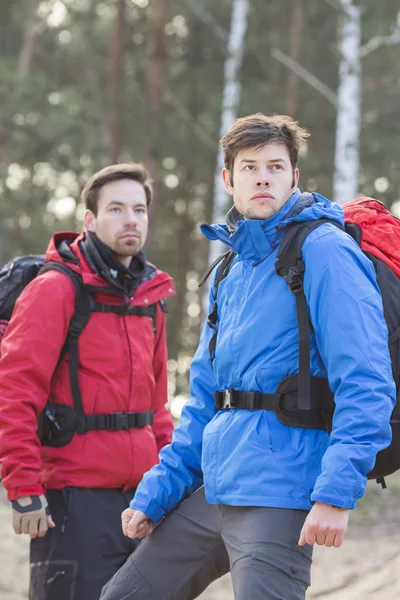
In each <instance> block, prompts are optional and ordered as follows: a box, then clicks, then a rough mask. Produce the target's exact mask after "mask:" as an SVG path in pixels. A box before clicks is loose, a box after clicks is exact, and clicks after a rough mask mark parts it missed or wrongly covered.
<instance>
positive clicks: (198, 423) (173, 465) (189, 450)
mask: <svg viewBox="0 0 400 600" xmlns="http://www.w3.org/2000/svg"><path fill="white" fill-rule="evenodd" d="M212 289H213V286H211V290H212ZM212 335H213V331H212V329H210V327H209V326H208V325H206V326H205V328H204V330H203V333H202V335H201V338H200V343H199V346H198V349H197V352H196V354H195V356H194V359H193V361H192V364H191V368H190V398H189V400H188V401H187V403H186V405H185V406H184V408H183V411H182V415H181V421H180V425H179V426H178V427H177V428H176V429H175V431H174V433H173V436H172V443H171V444H170V445H169V446H166V447H165V448H164V449H163V450H162V451H161V453H160V463H159V464H158V465H156V466H154V467H153V468H152V469H151V470H150V471H148V472H147V473H146V474H145V476H144V477H143V479H142V481H141V483H140V484H139V486H138V488H137V490H136V494H135V497H134V499H133V500H132V502H131V504H130V506H131V507H132V508H134V509H136V510H141V511H142V512H144V513H145V514H146V515H147V516H148V517H149V518H150V519H151V520H152V521H154V522H155V523H156V522H158V521H159V520H160V519H161V518H162V517H163V516H164V515H165V514H167V513H169V512H170V511H171V510H173V509H174V508H175V507H176V506H177V505H178V504H179V503H180V502H182V500H184V499H185V498H187V497H188V496H190V495H191V494H192V493H193V492H194V491H195V490H196V489H197V488H198V487H200V486H201V484H202V482H203V474H202V470H201V452H202V440H203V431H204V428H205V426H206V425H207V423H209V422H210V421H211V419H212V418H213V417H214V415H215V413H216V409H215V406H214V391H215V389H216V388H215V380H214V373H213V369H212V366H211V361H210V357H209V351H208V344H209V341H210V339H211V337H212Z"/></svg>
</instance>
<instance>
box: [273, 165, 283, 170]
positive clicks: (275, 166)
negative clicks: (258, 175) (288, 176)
mask: <svg viewBox="0 0 400 600" xmlns="http://www.w3.org/2000/svg"><path fill="white" fill-rule="evenodd" d="M271 169H276V170H278V171H280V170H282V165H272V166H271Z"/></svg>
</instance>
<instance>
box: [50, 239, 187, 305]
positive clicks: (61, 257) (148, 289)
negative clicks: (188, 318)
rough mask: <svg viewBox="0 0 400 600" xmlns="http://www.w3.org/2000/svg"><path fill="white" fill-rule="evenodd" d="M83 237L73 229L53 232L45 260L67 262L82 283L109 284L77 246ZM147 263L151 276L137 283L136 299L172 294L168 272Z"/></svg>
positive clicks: (153, 299) (163, 296)
mask: <svg viewBox="0 0 400 600" xmlns="http://www.w3.org/2000/svg"><path fill="white" fill-rule="evenodd" d="M84 239H85V233H76V232H74V231H61V232H58V233H55V234H54V235H53V237H52V238H51V240H50V243H49V245H48V248H47V251H46V262H50V261H54V262H58V263H63V264H67V265H68V267H69V268H70V269H72V270H73V271H75V272H76V273H79V274H80V275H81V276H82V279H83V282H84V283H86V284H88V285H93V286H97V287H103V288H104V284H106V285H110V284H109V283H108V282H106V281H105V280H104V279H103V278H102V277H100V276H99V275H97V274H96V273H94V272H93V270H92V269H91V267H90V265H89V263H88V261H87V260H86V258H85V256H84V255H83V253H82V251H81V249H80V247H79V243H80V242H82V241H83V240H84ZM148 264H149V265H150V266H151V267H152V269H151V271H152V272H151V276H149V277H148V278H147V279H145V280H144V281H143V282H142V283H140V284H139V286H138V288H137V290H136V292H135V299H136V301H137V302H140V301H141V300H142V299H143V298H144V297H146V300H148V301H149V302H150V303H153V302H158V301H159V300H161V299H163V298H166V297H168V296H174V295H175V289H174V286H173V280H172V277H171V276H170V275H168V273H165V272H164V271H160V270H159V269H157V267H155V266H154V265H152V264H151V263H148ZM135 303H136V302H135ZM146 304H147V302H146Z"/></svg>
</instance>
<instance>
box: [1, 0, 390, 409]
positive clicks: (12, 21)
mask: <svg viewBox="0 0 400 600" xmlns="http://www.w3.org/2000/svg"><path fill="white" fill-rule="evenodd" d="M235 10H236V34H235V31H234V27H235ZM240 11H242V12H240ZM354 11H355V12H354ZM355 14H356V17H357V18H356V19H355V20H354V15H355ZM352 19H353V20H352ZM346 22H347V25H348V29H347V43H348V44H350V47H351V44H353V50H352V52H353V59H354V52H355V53H356V54H357V53H358V54H357V56H356V60H355V62H353V63H352V62H351V60H352V59H351V57H350V62H349V63H348V65H347V67H346V64H345V62H343V61H344V53H345V52H346V45H343V39H344V38H343V35H344V33H343V32H344V27H345V26H346ZM354 24H356V25H354ZM238 25H239V29H240V27H241V32H240V31H239V32H238V31H237V27H238ZM399 29H400V5H399V2H398V1H397V0H381V1H380V2H377V1H376V0H364V1H362V2H361V3H358V2H356V1H352V0H279V1H275V2H268V1H266V0H218V1H216V0H110V1H101V0H62V1H61V0H43V1H39V0H1V3H0V266H1V265H2V264H4V263H5V262H7V261H8V260H10V259H11V258H13V257H15V256H17V255H22V254H27V253H43V252H44V251H45V249H46V246H47V243H48V240H49V239H50V237H51V235H52V233H53V232H55V231H60V230H77V231H79V230H80V229H81V227H82V225H81V223H82V221H81V220H82V215H83V206H82V204H81V203H80V199H79V194H80V190H81V188H82V186H83V185H84V183H85V182H86V180H87V179H88V177H89V176H90V175H91V174H92V173H93V172H95V171H96V170H98V169H100V168H101V167H103V166H105V165H107V164H110V163H113V162H122V161H127V160H134V161H143V162H144V163H145V164H146V165H147V166H148V168H149V170H150V172H151V174H152V177H153V179H154V185H155V194H156V201H155V203H154V207H153V210H152V213H151V228H150V238H149V242H148V244H147V246H146V255H147V257H148V259H149V260H151V261H152V262H154V263H156V264H157V266H159V267H160V268H162V269H164V270H166V271H168V272H169V273H170V274H171V275H173V277H174V280H175V286H176V290H177V296H176V298H174V299H173V300H171V301H170V302H169V310H170V314H169V317H168V321H169V323H168V329H169V331H168V344H169V357H170V359H169V373H170V390H169V391H170V396H171V398H172V397H174V398H178V399H179V398H181V399H183V398H185V397H186V395H187V392H188V370H189V366H190V362H191V359H192V356H193V354H194V351H195V348H196V344H197V341H198V337H199V332H200V327H201V323H202V297H201V293H202V292H201V290H199V289H198V281H199V279H200V278H201V276H202V274H203V273H204V271H205V270H206V267H207V265H208V263H209V258H210V250H209V245H208V241H207V240H206V239H205V238H204V237H203V236H202V235H201V234H200V231H199V225H200V224H201V223H203V222H211V221H212V220H213V218H214V217H215V216H217V217H219V214H220V213H221V208H222V207H221V201H220V203H219V206H218V207H216V196H217V190H216V189H215V186H214V179H215V173H216V170H218V168H217V164H218V140H219V138H220V137H221V123H224V119H225V121H226V122H227V123H228V127H229V125H230V124H231V122H232V120H233V118H234V115H235V114H236V115H237V116H241V115H246V114H250V113H255V112H263V113H265V114H272V113H278V114H282V113H283V114H289V115H291V116H292V117H294V118H296V119H298V120H299V121H300V123H301V125H302V126H304V127H306V128H307V129H309V131H310V132H311V134H312V135H311V138H310V139H309V141H308V143H307V146H306V147H304V148H303V150H302V153H301V159H300V171H301V177H300V186H301V188H302V189H303V190H304V191H305V190H308V191H318V192H319V193H322V194H323V195H326V196H327V197H329V198H332V197H334V198H335V199H336V200H339V201H341V200H343V199H346V198H344V194H342V196H343V197H342V196H341V192H340V188H338V187H336V190H335V178H336V184H337V182H338V180H341V181H344V179H345V177H346V173H347V174H348V172H350V171H352V172H353V173H355V186H356V188H354V189H355V191H356V193H357V195H368V196H374V197H377V198H379V199H381V200H382V201H383V202H384V203H385V204H386V206H388V207H389V208H391V209H392V210H393V212H394V213H395V214H396V213H400V168H399V167H400V43H399V42H400V36H399ZM235 35H236V38H235ZM235 40H236V42H235ZM345 41H346V40H345ZM235 43H236V45H235ZM349 65H350V66H349ZM354 65H355V66H354ZM346 68H347V75H348V76H350V78H351V77H352V76H354V74H355V75H356V80H357V81H356V83H357V84H358V86H359V87H358V88H357V87H356V88H354V86H353V88H352V85H351V81H350V86H348V87H347V88H346V85H343V83H345V82H344V79H343V77H344V75H345V74H346V73H345V72H346ZM353 79H354V77H353ZM353 83H354V82H353ZM229 89H230V90H231V96H229ZM232 94H233V96H234V97H233V96H232ZM356 105H357V106H356ZM354 108H356V109H357V110H356V111H355V112H354V110H353V109H354ZM224 110H225V113H224ZM229 111H230V112H229ZM346 119H347V121H346ZM229 120H230V121H229ZM348 132H350V133H351V132H352V135H353V140H350V141H349V140H348V141H347V142H345V143H347V144H348V150H349V155H348V156H347V155H346V152H343V151H340V150H339V152H338V149H337V143H338V139H339V136H340V135H342V136H343V134H345V135H346V133H348ZM335 147H336V152H335ZM340 160H341V165H339V161H340ZM354 160H355V163H354ZM340 169H342V171H341V172H342V174H343V177H342V178H341V177H340ZM338 174H339V176H338ZM338 190H339V192H338ZM338 194H339V197H338ZM222 203H225V205H226V206H225V208H226V209H228V208H229V206H230V203H229V200H228V199H227V198H225V197H223V198H222ZM203 312H204V311H203Z"/></svg>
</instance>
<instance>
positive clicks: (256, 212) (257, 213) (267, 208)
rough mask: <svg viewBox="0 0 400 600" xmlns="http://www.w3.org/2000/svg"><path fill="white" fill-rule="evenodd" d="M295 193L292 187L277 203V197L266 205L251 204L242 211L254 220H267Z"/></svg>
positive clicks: (245, 216)
mask: <svg viewBox="0 0 400 600" xmlns="http://www.w3.org/2000/svg"><path fill="white" fill-rule="evenodd" d="M292 195H293V189H292V188H290V189H289V190H288V191H287V193H286V194H285V195H284V197H283V199H282V200H281V201H280V202H279V203H277V201H276V198H275V199H274V200H271V203H268V204H267V203H266V204H265V205H264V206H254V205H253V206H252V205H251V204H250V206H249V207H248V208H247V209H246V210H245V211H243V212H242V211H240V212H242V214H243V216H244V218H245V219H249V220H254V221H257V220H258V221H266V220H267V219H270V218H271V217H273V216H274V215H275V214H276V213H277V212H279V211H280V210H281V208H283V207H284V206H285V204H286V202H287V201H288V200H289V198H291V196H292Z"/></svg>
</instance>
